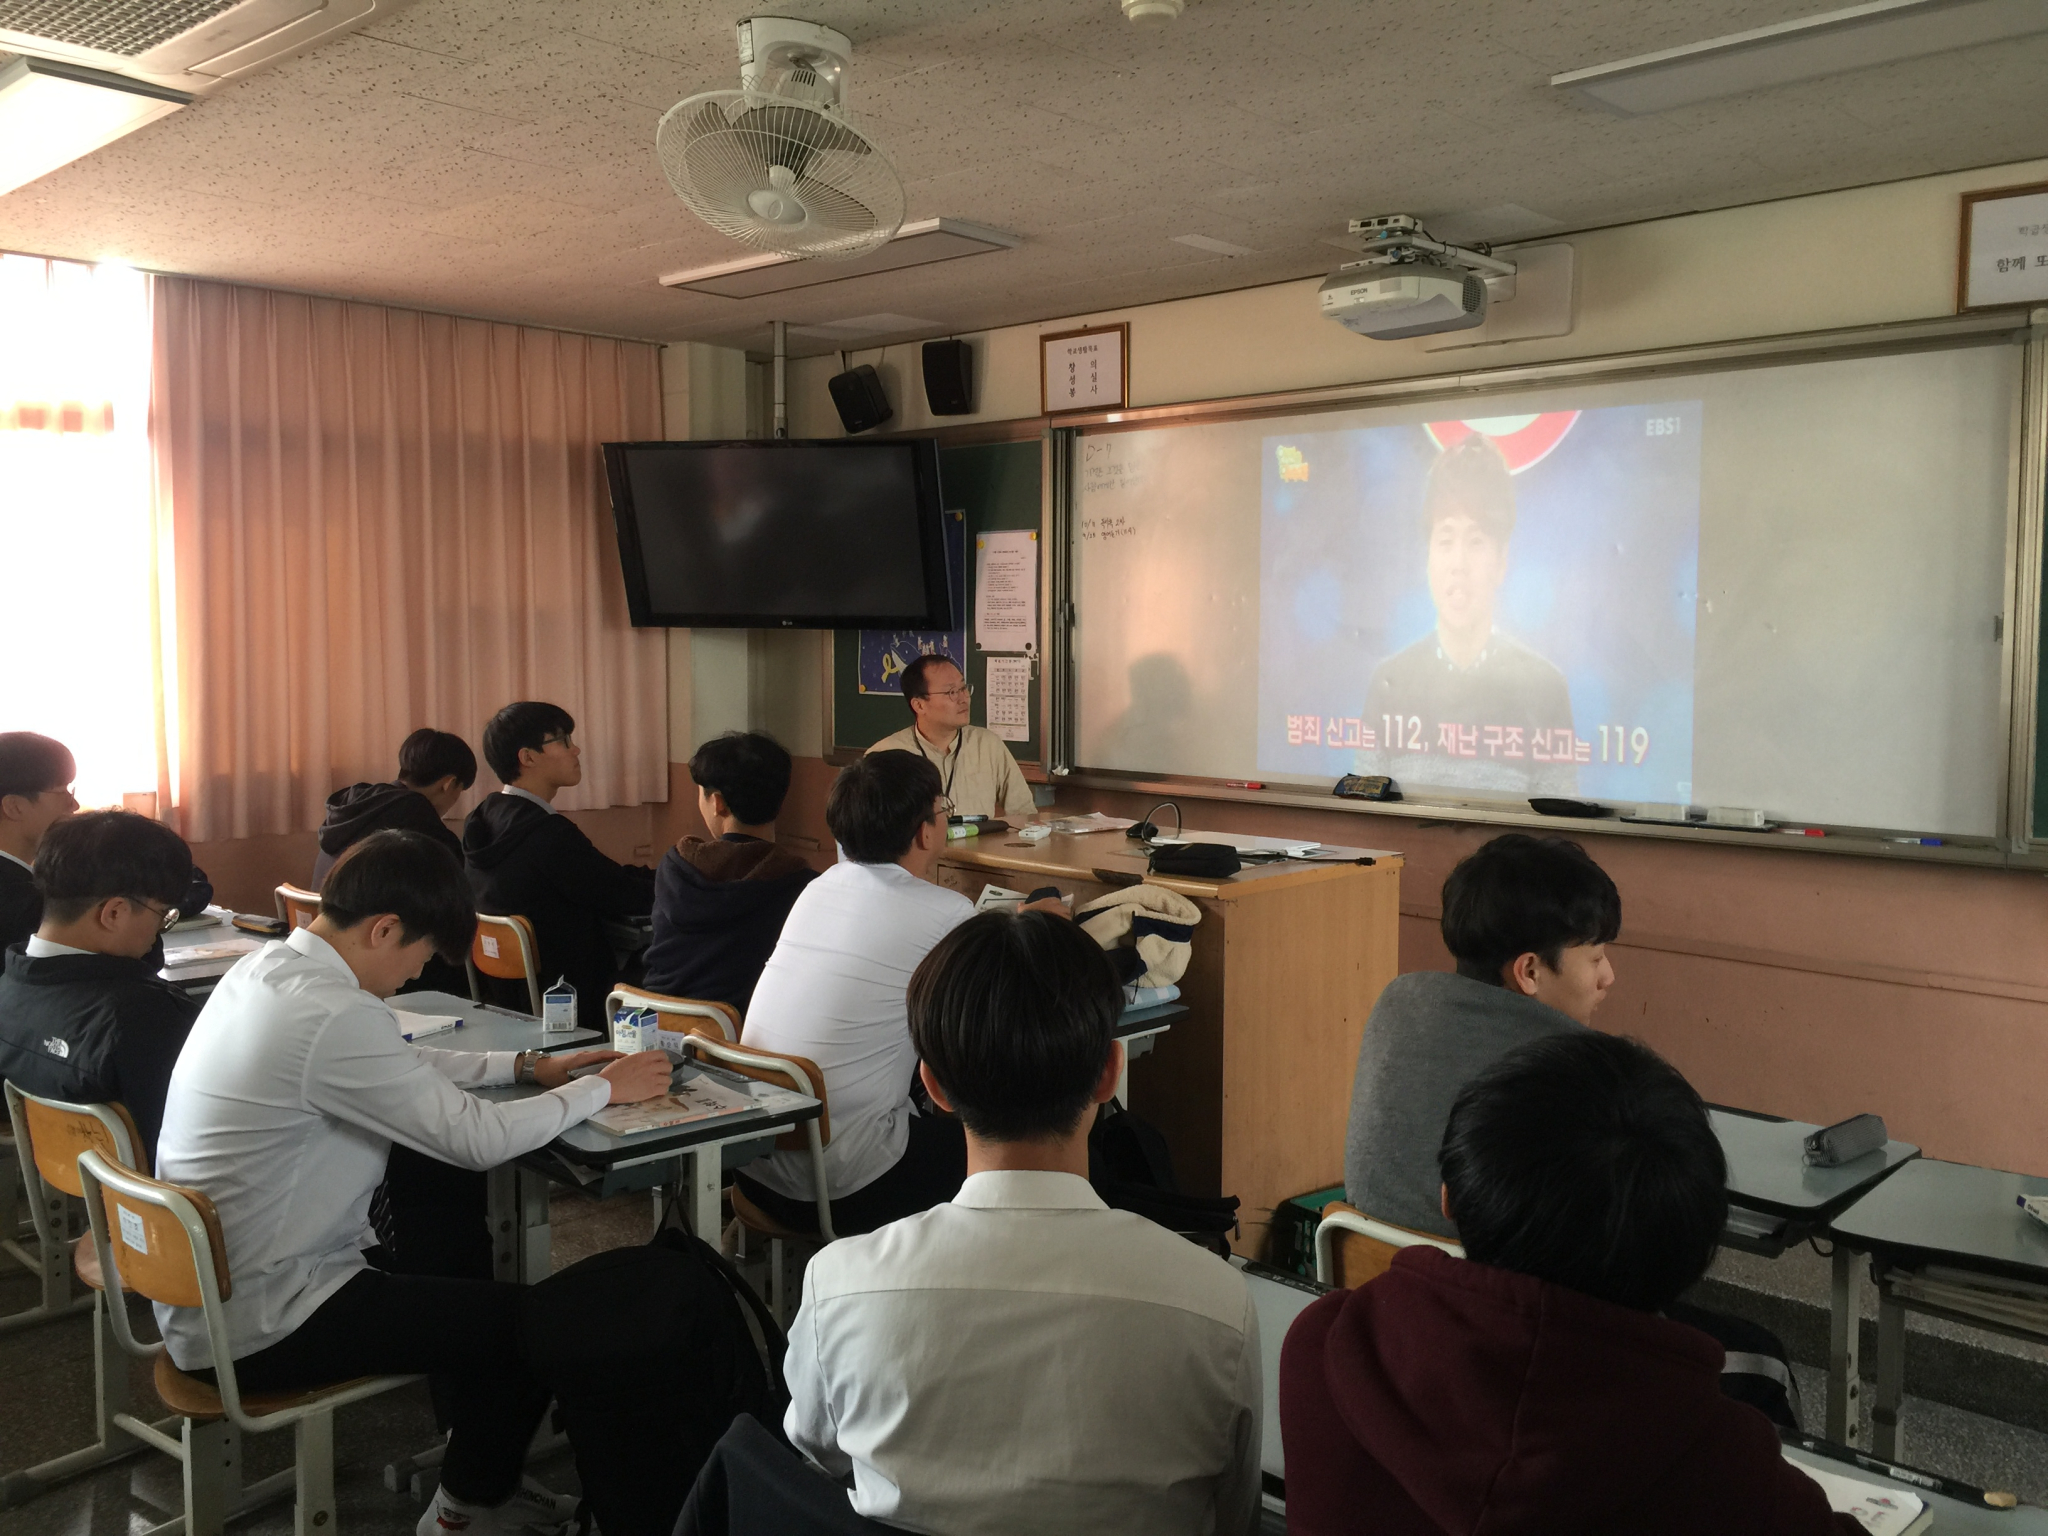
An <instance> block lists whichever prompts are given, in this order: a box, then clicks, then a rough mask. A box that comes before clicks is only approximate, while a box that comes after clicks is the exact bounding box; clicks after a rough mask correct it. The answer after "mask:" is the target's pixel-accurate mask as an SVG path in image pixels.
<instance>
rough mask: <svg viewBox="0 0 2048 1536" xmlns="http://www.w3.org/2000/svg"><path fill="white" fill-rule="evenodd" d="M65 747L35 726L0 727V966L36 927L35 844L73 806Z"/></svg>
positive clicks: (39, 909)
mask: <svg viewBox="0 0 2048 1536" xmlns="http://www.w3.org/2000/svg"><path fill="white" fill-rule="evenodd" d="M77 777H78V763H77V761H76V759H74V758H73V757H72V755H71V750H70V748H68V747H66V746H65V745H64V743H63V742H61V741H57V740H54V739H53V738H51V737H48V736H38V735H37V734H36V733H35V732H34V731H0V967H4V966H5V965H6V963H7V951H9V950H10V949H12V948H14V946H15V945H17V944H20V943H22V942H23V941H24V940H26V939H27V938H28V936H29V935H30V934H32V933H34V932H35V931H36V924H37V923H39V922H41V921H42V918H43V898H42V896H41V895H40V894H39V893H38V892H37V890H36V881H35V862H36V847H37V845H38V844H40V843H41V842H42V840H43V834H44V833H45V832H47V831H49V830H50V828H51V827H52V826H54V825H56V823H58V822H59V821H62V820H63V819H64V818H65V817H66V816H69V815H71V814H73V813H74V812H75V811H77V809H78V797H77V796H75V795H73V794H72V793H71V781H72V780H73V779H75V778H77Z"/></svg>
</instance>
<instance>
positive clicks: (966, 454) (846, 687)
mask: <svg viewBox="0 0 2048 1536" xmlns="http://www.w3.org/2000/svg"><path fill="white" fill-rule="evenodd" d="M1041 453H1042V449H1041V446H1040V444H1039V442H1038V440H1037V439H1036V438H1033V439H1031V440H1030V441H1028V442H1021V443H982V444H977V445H975V446H973V447H965V448H941V449H940V450H939V485H940V487H941V490H942V492H943V494H944V497H945V504H946V506H947V507H948V508H951V509H957V510H958V511H960V512H962V513H963V514H964V515H965V528H964V533H965V551H966V562H965V563H966V590H965V591H964V592H963V593H962V594H961V600H962V608H961V619H962V622H961V627H962V628H963V629H965V630H966V632H967V646H966V650H967V655H966V656H965V657H964V658H956V659H959V660H961V662H962V664H963V666H964V667H965V669H966V672H967V681H968V682H970V683H972V684H973V685H974V716H973V718H974V723H975V724H976V725H986V724H988V663H987V658H986V656H985V655H984V654H983V653H982V652H981V651H979V650H977V649H976V648H975V645H974V564H975V561H974V538H975V535H976V534H980V533H989V532H993V531H996V530H1000V529H1006V528H1037V527H1038V526H1039V525H1040V522H1041V519H1042V517H1043V508H1044V494H1043V487H1042V485H1041V463H1040V459H1041ZM1041 542H1042V540H1041ZM1044 559H1045V551H1044V550H1043V549H1042V548H1041V549H1040V551H1039V560H1040V572H1041V579H1042V576H1043V570H1044V565H1043V562H1044ZM1038 631H1039V634H1040V636H1041V637H1043V635H1044V633H1045V615H1044V614H1043V613H1042V612H1041V613H1040V614H1039V623H1038ZM1041 643H1042V638H1041ZM1039 683H1040V680H1039V679H1038V678H1036V677H1034V678H1032V680H1031V717H1030V718H1031V738H1030V740H1028V741H1013V742H1011V743H1010V751H1011V752H1012V753H1013V754H1015V756H1016V758H1017V761H1018V762H1020V763H1035V762H1038V761H1040V760H1041V759H1042V757H1043V755H1044V754H1043V750H1042V748H1041V745H1040V742H1039V736H1040V732H1041V730H1042V726H1041V723H1040V719H1039V709H1038V699H1039ZM909 723H910V710H909V708H908V706H906V705H905V704H904V702H903V698H902V696H901V695H900V694H894V693H889V694H873V693H863V692H862V691H861V687H860V631H858V630H853V629H842V630H837V631H835V632H834V634H833V637H832V745H833V748H834V750H835V751H838V752H860V751H865V750H866V749H867V748H868V747H870V746H872V745H874V743H876V742H877V741H880V740H881V739H882V738H883V737H884V736H887V735H889V734H890V733H891V732H893V731H900V730H902V729H903V727H904V726H906V725H908V724H909Z"/></svg>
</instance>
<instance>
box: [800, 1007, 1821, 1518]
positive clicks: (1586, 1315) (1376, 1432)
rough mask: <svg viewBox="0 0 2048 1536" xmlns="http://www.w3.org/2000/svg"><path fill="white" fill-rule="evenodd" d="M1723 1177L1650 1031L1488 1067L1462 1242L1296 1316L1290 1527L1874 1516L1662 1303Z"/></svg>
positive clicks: (1460, 1199)
mask: <svg viewBox="0 0 2048 1536" xmlns="http://www.w3.org/2000/svg"><path fill="white" fill-rule="evenodd" d="M1726 1178H1727V1170H1726V1166H1725V1164H1724V1161H1723V1158H1722V1154H1721V1146H1720V1142H1719V1141H1718V1140H1717V1139H1716V1138H1715V1136H1714V1131H1713V1127H1712V1126H1711V1125H1710V1124H1709V1123H1708V1121H1707V1114H1706V1109H1705V1106H1703V1105H1702V1104H1701V1103H1700V1098H1699V1095H1698V1094H1697V1093H1695V1092H1694V1091H1693V1090H1692V1088H1691V1086H1690V1085H1688V1084H1687V1083H1686V1081H1685V1079H1684V1078H1682V1077H1680V1076H1679V1075H1678V1073H1677V1072H1676V1071H1674V1070H1673V1069H1672V1068H1671V1067H1670V1066H1669V1065H1667V1064H1666V1063H1665V1062H1664V1061H1663V1059H1662V1058H1660V1057H1659V1056H1658V1055H1657V1054H1656V1053H1655V1052H1653V1051H1651V1050H1650V1049H1649V1048H1648V1047H1646V1046H1643V1045H1640V1044H1637V1043H1636V1042H1634V1041H1632V1040H1625V1039H1620V1038H1618V1037H1615V1036H1612V1035H1602V1034H1597V1033H1594V1032H1592V1031H1590V1030H1580V1031H1575V1032H1572V1033H1569V1034H1563V1035H1557V1036H1553V1037H1551V1038H1548V1039H1541V1040H1536V1041H1533V1042H1531V1043H1529V1044H1527V1045H1524V1046H1521V1047H1520V1048H1519V1049H1517V1050H1514V1051H1512V1052H1510V1053H1509V1054H1507V1055H1505V1056H1503V1057H1501V1058H1500V1059H1499V1060H1498V1061H1496V1062H1494V1063H1493V1064H1492V1065H1490V1066H1489V1067H1487V1068H1486V1069H1484V1070H1483V1071H1481V1072H1480V1073H1479V1074H1478V1075H1476V1076H1475V1077H1474V1078H1473V1079H1472V1080H1471V1081H1470V1082H1469V1083H1467V1084H1466V1085H1465V1087H1464V1089H1463V1090H1462V1091H1461V1092H1460V1093H1459V1094H1458V1096H1457V1099H1456V1102H1455V1103H1454V1104H1453V1106H1452V1108H1451V1111H1450V1116H1449V1122H1448V1124H1447V1126H1446V1128H1445V1131H1444V1136H1443V1142H1442V1184H1441V1186H1440V1188H1439V1191H1438V1203H1439V1205H1440V1207H1441V1209H1442V1211H1443V1214H1444V1217H1445V1219H1446V1220H1447V1221H1448V1220H1455V1221H1456V1223H1457V1228H1458V1232H1459V1235H1460V1236H1461V1238H1462V1239H1463V1241H1464V1247H1465V1253H1466V1257H1465V1258H1464V1259H1456V1258H1452V1257H1450V1256H1449V1255H1447V1254H1445V1253H1443V1252H1441V1251H1440V1250H1438V1249H1435V1248H1429V1247H1414V1248H1405V1249H1403V1250H1401V1252H1400V1253H1398V1254H1396V1255H1395V1258H1394V1262H1393V1266H1392V1268H1390V1269H1389V1270H1388V1271H1387V1272H1386V1273H1385V1274H1382V1275H1380V1276H1379V1277H1378V1278H1376V1279H1374V1280H1373V1281H1371V1282H1370V1283H1369V1284H1367V1285H1364V1286H1361V1287H1360V1288H1359V1289H1357V1290H1353V1291H1333V1292H1332V1293H1330V1294H1329V1295H1327V1296H1325V1297H1323V1298H1322V1299H1321V1300H1320V1301H1317V1302H1316V1303H1315V1304H1314V1305H1313V1306H1311V1307H1309V1308H1308V1309H1307V1310H1306V1311H1305V1312H1303V1313H1302V1314H1301V1316H1300V1317H1299V1318H1298V1319H1296V1321H1295V1324H1294V1326H1293V1328H1291V1329H1290V1330H1289V1331H1288V1335H1287V1342H1286V1346H1285V1348H1284V1349H1283V1350H1282V1352H1281V1356H1280V1425H1281V1433H1282V1437H1283V1440H1284V1443H1285V1447H1286V1453H1287V1527H1288V1529H1289V1530H1290V1531H1293V1532H1296V1533H1298V1536H1336V1533H1339V1532H1351V1531H1357V1530H1366V1529H1369V1530H1371V1531H1373V1532H1375V1533H1382V1536H1441V1533H1443V1532H1445V1531H1474V1530H1499V1531H1543V1530H1585V1531H1603V1532H1612V1533H1615V1536H1630V1533H1642V1536H1651V1533H1655V1536H1695V1533H1697V1536H1708V1533H1715V1532H1720V1531H1743V1532H1746V1533H1749V1532H1753V1533H1756V1536H1803V1533H1809V1532H1810V1533H1814V1536H1819V1533H1821V1532H1830V1531H1849V1532H1853V1531H1856V1530H1858V1529H1859V1527H1858V1526H1857V1525H1856V1523H1855V1520H1854V1518H1853V1517H1852V1516H1849V1515H1831V1514H1830V1513H1829V1511H1828V1505H1827V1500H1826V1499H1825V1498H1824V1497H1823V1496H1822V1494H1821V1491H1820V1489H1819V1487H1818V1486H1817V1485H1815V1484H1814V1482H1813V1481H1812V1480H1811V1479H1810V1478H1808V1477H1807V1476H1806V1475H1805V1474H1804V1473H1802V1472H1801V1471H1799V1469H1798V1468H1796V1467H1794V1466H1791V1465H1790V1464H1788V1463H1787V1462H1786V1461H1785V1460H1784V1458H1783V1457H1782V1455H1781V1454H1780V1452H1779V1442H1778V1435H1777V1432H1776V1431H1775V1430H1774V1429H1773V1428H1772V1427H1771V1424H1770V1421H1769V1420H1767V1419H1766V1418H1765V1417H1764V1416H1763V1415H1762V1414H1761V1413H1759V1412H1757V1411H1756V1410H1755V1409H1754V1408H1751V1407H1748V1406H1746V1405H1744V1404H1742V1403H1740V1402H1737V1401H1735V1400H1733V1399H1732V1398H1729V1397H1727V1396H1725V1395H1724V1393H1723V1391H1722V1386H1721V1373H1722V1349H1721V1346H1720V1345H1719V1344H1717V1343H1716V1342H1715V1341H1714V1340H1713V1339H1712V1338H1710V1337H1708V1336H1707V1335H1706V1334H1704V1333H1701V1332H1699V1331H1698V1330H1696V1329H1694V1328H1691V1327H1688V1326H1687V1325H1685V1324H1684V1323H1681V1322H1675V1321H1672V1320H1670V1319H1668V1318H1666V1317H1661V1316H1659V1315H1657V1314H1658V1313H1659V1312H1660V1311H1661V1310H1663V1309H1665V1308H1667V1307H1669V1306H1670V1305H1671V1304H1672V1303H1673V1302H1674V1301H1675V1300H1676V1298H1677V1297H1678V1295H1679V1293H1680V1292H1682V1291H1684V1290H1685V1289H1686V1288H1687V1287H1688V1286H1690V1285H1692V1284H1693V1282H1695V1281H1696V1280H1698V1279H1699V1278H1700V1276H1701V1275H1703V1274H1704V1273H1706V1268H1707V1264H1708V1262H1709V1261H1710V1260H1711V1259H1712V1258H1713V1255H1714V1248H1715V1245H1716V1244H1717V1243H1718V1242H1719V1241H1720V1237H1721V1226H1722V1222H1723V1221H1724V1220H1725V1218H1726V1216H1727V1211H1728V1201H1727V1196H1726V1194H1725V1193H1724V1190H1723V1185H1724V1183H1725V1181H1726ZM827 1251H828V1252H829V1251H830V1250H827Z"/></svg>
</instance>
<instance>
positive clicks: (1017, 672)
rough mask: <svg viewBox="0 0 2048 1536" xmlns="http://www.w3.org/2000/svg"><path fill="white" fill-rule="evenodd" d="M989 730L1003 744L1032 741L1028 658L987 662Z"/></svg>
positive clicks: (1009, 658) (1005, 657) (1019, 657)
mask: <svg viewBox="0 0 2048 1536" xmlns="http://www.w3.org/2000/svg"><path fill="white" fill-rule="evenodd" d="M988 728H989V729H990V730H991V731H993V732H995V734H996V735H997V736H999V737H1001V738H1002V739H1003V740H1004V741H1029V740H1030V739H1031V658H1030V657H1029V656H991V657H989V659H988Z"/></svg>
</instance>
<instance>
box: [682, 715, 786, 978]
mask: <svg viewBox="0 0 2048 1536" xmlns="http://www.w3.org/2000/svg"><path fill="white" fill-rule="evenodd" d="M790 766H791V765H790V760H789V754H788V753H787V752H785V751H784V750H783V748H782V744H781V743H780V742H778V741H777V740H776V739H775V738H774V737H772V736H764V735H762V734H761V733H760V732H759V731H727V732H726V733H725V734H724V735H723V736H720V737H718V738H717V739H716V740H713V741H707V742H705V743H704V745H703V746H701V747H699V748H698V749H697V755H696V756H695V757H693V758H691V759H690V777H691V778H692V779H693V780H695V781H696V785H697V814H698V815H700V816H702V817H703V818H704V825H705V826H706V827H707V828H709V829H710V832H711V835H712V837H713V838H714V839H715V841H712V842H706V841H705V840H704V839H703V838H701V837H686V838H684V839H682V840H681V841H680V842H678V843H677V844H676V845H675V847H673V848H671V849H669V851H668V852H667V853H666V854H664V855H663V856H662V860H661V867H660V868H659V869H657V870H656V871H655V872H654V942H653V943H651V944H649V945H648V946H647V985H648V986H649V987H650V988H652V989H653V990H654V991H656V992H666V993H668V994H670V995H671V996H673V997H702V998H709V999H710V1000H712V1001H713V1002H720V1003H730V1004H732V1006H733V1007H735V1008H737V1009H739V1010H740V1012H741V1013H742V1014H744V1013H745V1012H746V1011H747V1004H748V1003H749V1002H751V1001H752V1000H753V997H754V983H755V982H757V981H759V980H760V979H761V968H762V967H763V966H765V965H766V964H767V963H768V957H769V956H770V955H771V954H773V953H774V952H775V941H776V940H777V939H779V938H781V937H782V923H783V920H784V919H785V918H787V917H788V916H789V909H790V908H791V907H793V906H795V905H796V899H797V897H798V896H800V895H802V894H803V888H804V887H805V886H806V885H809V884H810V883H811V882H812V881H813V880H815V879H817V878H818V872H817V871H816V870H815V869H813V868H811V866H810V865H808V864H806V863H805V862H804V861H803V860H802V859H800V858H798V857H797V856H796V855H795V854H793V853H791V852H789V851H788V850H787V849H785V848H778V847H777V846H776V844H775V818H776V817H777V816H779V815H781V814H782V801H783V798H784V797H785V796H786V795H788V793H789V775H790Z"/></svg>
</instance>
